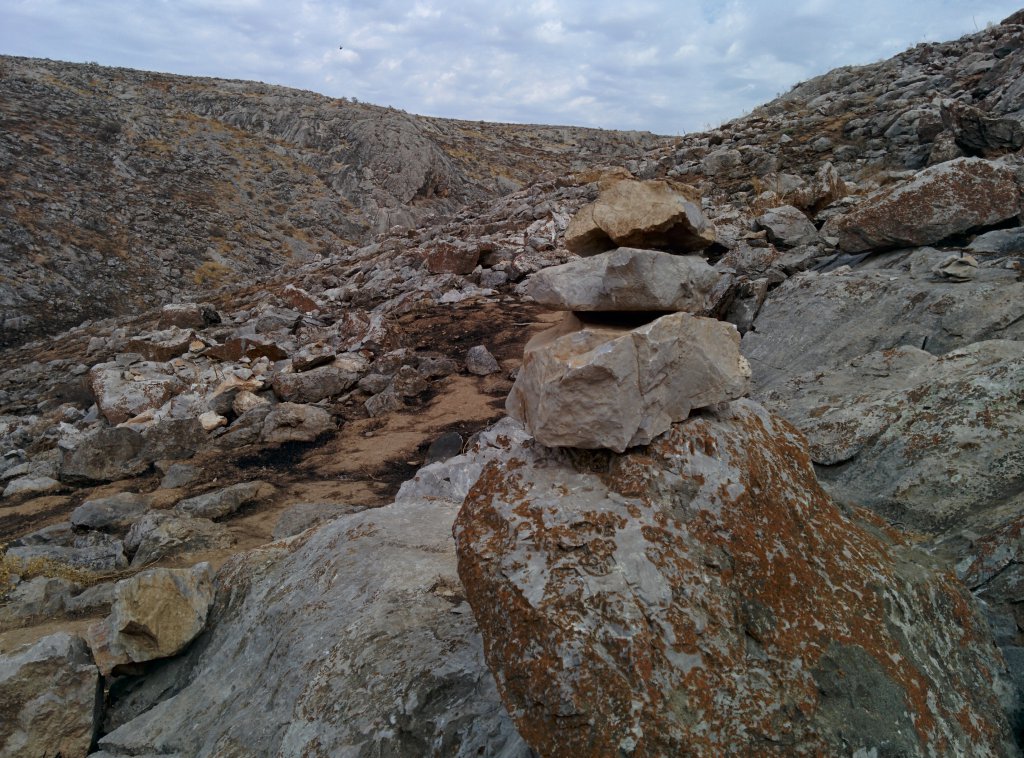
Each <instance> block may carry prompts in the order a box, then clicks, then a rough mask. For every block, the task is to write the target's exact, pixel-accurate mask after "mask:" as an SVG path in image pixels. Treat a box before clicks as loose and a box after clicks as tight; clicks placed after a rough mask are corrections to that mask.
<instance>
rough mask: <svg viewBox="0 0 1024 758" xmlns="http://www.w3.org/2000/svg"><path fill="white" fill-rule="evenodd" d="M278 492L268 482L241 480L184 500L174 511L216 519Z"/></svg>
mask: <svg viewBox="0 0 1024 758" xmlns="http://www.w3.org/2000/svg"><path fill="white" fill-rule="evenodd" d="M276 493H277V489H276V488H275V487H274V486H273V485H272V484H268V483H267V482H261V481H252V482H241V483H239V484H233V485H231V486H230V487H225V488H223V489H219V490H214V491H212V492H204V493H203V494H202V495H196V496H195V497H190V498H188V499H187V500H182V501H181V502H179V503H178V504H177V505H175V506H174V512H175V513H178V514H181V515H184V516H191V517H193V518H202V519H211V520H213V521H216V520H218V519H223V518H226V517H227V516H230V515H231V514H233V513H235V512H236V511H238V510H240V509H241V508H245V507H246V506H250V505H254V504H256V503H261V502H263V501H265V500H269V499H270V498H272V497H273V496H274V495H275V494H276Z"/></svg>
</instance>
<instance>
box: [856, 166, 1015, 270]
mask: <svg viewBox="0 0 1024 758" xmlns="http://www.w3.org/2000/svg"><path fill="white" fill-rule="evenodd" d="M1020 212H1021V205H1020V190H1019V188H1018V185H1017V181H1016V178H1015V175H1014V170H1013V168H1012V167H1010V166H1007V165H1004V164H1000V163H994V162H992V161H987V160H984V159H982V158H957V159H956V160H952V161H946V162H945V163H940V164H939V165H937V166H932V167H931V168H927V169H925V170H923V171H921V172H919V173H918V174H917V175H916V176H914V177H913V178H911V179H909V180H907V181H906V182H904V183H902V184H899V185H897V186H895V187H883V188H882V189H880V190H878V191H876V192H875V193H873V194H871V195H869V196H868V197H867V198H865V199H864V200H862V201H861V202H860V203H859V204H858V205H856V206H854V208H853V209H852V210H851V211H850V212H849V213H847V214H846V215H845V216H844V217H843V218H842V219H841V220H840V221H839V222H838V224H837V231H838V235H839V247H840V248H842V249H843V250H845V251H846V252H848V253H856V252H860V251H862V250H879V249H889V248H894V247H915V246H918V245H931V244H933V243H936V242H939V241H941V240H944V239H946V238H947V237H950V236H952V235H955V234H962V233H964V232H967V231H969V230H971V229H976V228H978V227H984V226H991V225H993V224H998V223H1001V222H1003V221H1006V220H1007V219H1011V218H1013V217H1014V216H1017V215H1018V214H1019V213H1020Z"/></svg>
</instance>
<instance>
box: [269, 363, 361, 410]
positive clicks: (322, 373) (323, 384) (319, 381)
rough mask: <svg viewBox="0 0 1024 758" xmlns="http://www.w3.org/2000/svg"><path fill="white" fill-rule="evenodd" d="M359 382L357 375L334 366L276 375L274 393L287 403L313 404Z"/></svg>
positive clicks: (272, 383) (273, 383) (338, 393)
mask: <svg viewBox="0 0 1024 758" xmlns="http://www.w3.org/2000/svg"><path fill="white" fill-rule="evenodd" d="M357 381H359V374H358V373H357V372H354V371H349V370H347V369H344V368H338V367H336V366H321V367H320V368H314V369H310V370H309V371H303V372H302V373H298V374H277V375H276V376H275V377H274V379H273V381H272V382H271V385H272V386H273V388H274V393H275V394H276V395H277V396H278V397H279V398H281V400H283V401H285V402H288V403H315V402H317V401H319V400H323V399H324V398H328V397H334V396H336V395H340V394H341V393H342V392H344V391H345V390H347V389H348V388H349V387H351V386H352V385H353V384H355V383H356V382H357Z"/></svg>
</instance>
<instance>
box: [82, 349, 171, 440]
mask: <svg viewBox="0 0 1024 758" xmlns="http://www.w3.org/2000/svg"><path fill="white" fill-rule="evenodd" d="M89 382H90V386H91V388H92V392H93V395H94V396H95V397H96V404H97V405H98V406H99V407H100V411H101V412H102V413H103V415H104V416H105V417H106V419H107V421H109V422H110V423H111V424H115V425H116V424H120V423H123V422H125V421H127V420H128V419H130V418H132V417H133V416H135V415H137V414H139V413H142V412H143V411H145V410H149V409H153V408H159V407H160V406H161V405H163V404H164V403H165V402H166V401H167V400H169V399H170V398H172V397H173V396H174V395H176V394H178V393H179V392H181V391H182V390H184V389H185V385H184V384H182V382H181V380H180V379H178V378H177V377H175V376H170V375H168V374H167V373H166V372H165V367H164V366H163V365H162V364H158V363H136V364H135V365H133V366H130V367H127V368H126V367H124V366H120V365H118V364H116V363H100V364H97V365H96V366H93V367H92V370H90V372H89Z"/></svg>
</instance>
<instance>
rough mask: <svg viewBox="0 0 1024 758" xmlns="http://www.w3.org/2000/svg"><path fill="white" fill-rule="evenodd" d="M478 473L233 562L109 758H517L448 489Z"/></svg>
mask: <svg viewBox="0 0 1024 758" xmlns="http://www.w3.org/2000/svg"><path fill="white" fill-rule="evenodd" d="M521 436H522V434H521V432H520V434H519V436H518V437H516V436H513V435H511V434H510V435H508V436H504V437H503V438H502V439H503V440H504V445H505V447H507V446H508V445H509V444H510V442H511V441H512V440H514V439H519V438H521ZM491 440H492V442H494V437H493V435H492V437H491ZM499 442H500V440H499ZM492 451H493V449H492ZM485 462H486V458H483V457H481V459H480V460H479V461H475V460H474V457H473V456H458V457H457V459H453V461H452V462H450V463H449V464H435V465H434V466H431V467H428V468H429V469H430V470H431V471H432V472H434V474H435V478H432V479H430V481H429V482H428V481H426V479H421V480H420V481H419V482H417V483H411V484H410V486H409V487H403V490H404V491H405V493H406V495H405V497H404V498H403V499H402V500H401V502H399V503H396V504H395V505H393V506H390V507H385V508H378V509H372V510H368V511H363V512H362V513H358V514H353V515H349V516H344V517H342V518H339V519H337V520H335V521H332V522H330V523H329V524H326V525H324V526H323V527H321V528H320V529H317V530H313V531H308V532H305V533H303V534H302V535H300V536H297V537H295V538H293V539H291V540H288V541H286V542H281V543H276V544H274V545H269V546H264V547H262V548H260V549H258V550H254V551H252V552H249V553H245V554H242V555H239V556H236V557H235V558H233V559H231V560H230V561H229V562H228V563H227V564H225V566H224V567H223V568H222V569H221V571H220V572H219V574H218V576H217V579H216V582H215V583H216V586H217V588H218V590H217V595H216V599H215V601H214V605H213V608H212V609H211V611H210V616H209V621H208V628H207V630H206V632H204V634H203V635H202V636H201V637H200V638H199V639H198V640H196V641H195V642H194V643H193V645H192V646H191V647H190V648H189V649H188V651H186V653H185V654H184V655H183V656H182V657H181V658H179V659H177V660H176V661H175V662H174V663H173V664H171V667H170V668H168V669H167V670H166V676H165V678H164V679H163V681H162V682H156V681H155V682H154V684H153V687H154V696H155V697H157V699H159V700H160V702H158V703H157V704H155V705H154V707H152V708H151V709H149V710H148V711H146V712H144V713H143V714H142V715H140V716H138V717H137V718H134V719H132V720H130V721H128V722H127V723H125V724H124V725H122V726H120V727H119V728H117V729H115V730H114V731H112V732H111V733H110V734H107V735H106V736H105V737H103V738H102V740H101V741H100V748H101V749H102V750H104V751H106V752H105V753H104V755H107V756H136V755H145V754H159V755H165V754H180V755H188V756H198V757H203V756H223V755H238V756H242V755H245V756H249V755H281V756H305V755H317V754H321V755H379V756H385V755H390V756H406V755H408V756H413V755H416V756H418V755H438V756H452V757H453V758H470V757H471V756H474V757H475V756H480V755H487V756H501V757H502V758H527V757H528V756H529V755H530V752H529V750H528V749H527V748H526V746H525V745H524V744H523V743H522V740H521V739H520V737H519V736H518V734H516V732H515V729H514V728H513V726H512V723H511V720H510V719H509V717H508V715H507V714H506V713H505V711H504V709H503V707H502V705H501V702H500V700H499V699H498V694H497V691H496V688H495V684H494V680H493V678H492V677H491V675H490V673H489V672H488V671H487V668H486V666H485V664H484V660H483V646H482V642H481V640H480V636H479V633H478V632H477V630H476V624H475V622H474V620H473V615H472V613H471V612H470V610H469V606H468V605H467V604H466V602H465V599H464V597H463V592H462V588H461V586H460V585H459V580H458V576H457V574H456V570H455V544H454V540H453V539H452V536H451V526H452V522H453V520H454V518H455V513H456V511H457V510H458V502H461V498H462V496H464V495H465V491H466V490H465V488H462V489H458V488H457V489H455V490H450V489H446V488H449V487H452V486H453V482H465V481H466V480H467V479H468V481H472V479H473V478H475V476H476V474H477V473H478V472H479V471H480V470H481V468H482V467H483V465H484V463H485ZM463 469H465V470H467V471H468V472H470V473H469V474H462V473H460V472H461V471H462V470H463ZM442 482H444V483H445V484H444V485H443V486H442V484H441V483H442ZM465 486H466V487H468V482H467V483H466V485H465ZM426 493H431V495H429V496H428V495H427V494H426ZM449 496H450V497H453V498H458V499H457V500H450V499H448V497H449ZM170 692H175V693H177V694H174V695H173V696H170V697H168V696H167V693H170ZM161 693H162V694H161ZM237 693H245V696H244V697H239V696H238V694H237Z"/></svg>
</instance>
